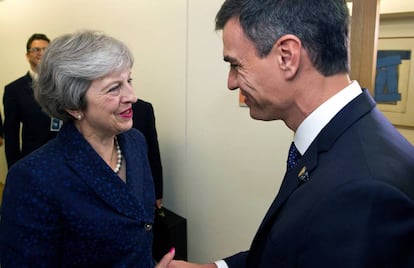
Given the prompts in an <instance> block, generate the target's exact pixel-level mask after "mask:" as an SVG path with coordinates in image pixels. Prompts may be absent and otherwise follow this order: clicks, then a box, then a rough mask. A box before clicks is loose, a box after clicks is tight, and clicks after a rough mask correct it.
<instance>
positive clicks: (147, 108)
mask: <svg viewBox="0 0 414 268" xmlns="http://www.w3.org/2000/svg"><path fill="white" fill-rule="evenodd" d="M132 110H133V111H134V115H133V117H132V121H133V125H132V127H134V128H136V129H138V130H139V131H141V132H142V134H144V136H145V139H146V141H147V145H148V160H149V163H150V167H151V172H152V178H153V180H154V187H155V197H156V199H157V201H156V202H157V203H156V206H157V208H161V207H162V194H163V177H162V164H161V156H160V148H159V144H158V135H157V129H156V127H155V115H154V108H153V107H152V104H151V103H149V102H146V101H144V100H140V99H138V101H137V102H136V103H134V104H132Z"/></svg>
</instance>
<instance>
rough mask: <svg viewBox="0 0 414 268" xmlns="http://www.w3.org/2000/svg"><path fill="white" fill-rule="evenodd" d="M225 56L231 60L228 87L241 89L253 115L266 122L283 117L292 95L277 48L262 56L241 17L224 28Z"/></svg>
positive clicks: (229, 22) (226, 59)
mask: <svg viewBox="0 0 414 268" xmlns="http://www.w3.org/2000/svg"><path fill="white" fill-rule="evenodd" d="M223 56H224V60H225V61H226V62H229V63H230V71H229V75H228V81H227V87H228V88H229V89H230V90H234V89H237V88H239V89H240V90H241V93H242V94H243V95H244V96H245V97H246V100H245V103H246V105H247V106H248V107H249V108H250V116H251V117H252V118H254V119H258V120H265V121H268V120H276V119H283V118H284V117H285V113H286V112H287V108H288V107H289V105H290V104H291V102H292V98H293V96H292V94H289V90H287V89H286V86H285V85H286V82H285V81H284V79H283V76H282V72H281V70H280V67H279V64H278V61H279V59H280V57H279V55H278V52H277V49H272V51H271V52H270V54H269V55H267V56H266V57H264V58H260V57H259V56H258V55H257V54H256V48H255V46H254V44H253V43H252V41H250V39H248V38H247V37H246V35H245V34H244V32H243V30H242V28H241V26H240V24H239V21H238V19H237V18H233V19H230V20H229V21H228V22H227V23H226V25H225V26H224V29H223Z"/></svg>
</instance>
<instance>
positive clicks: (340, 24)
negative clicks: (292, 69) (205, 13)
mask: <svg viewBox="0 0 414 268" xmlns="http://www.w3.org/2000/svg"><path fill="white" fill-rule="evenodd" d="M232 18H237V19H238V20H239V22H240V25H241V27H242V29H243V32H244V34H245V35H246V36H247V38H249V39H250V40H251V41H252V42H253V44H254V45H255V47H256V51H257V54H258V56H260V57H266V56H267V55H268V54H269V53H270V51H271V49H272V47H273V45H274V44H275V43H276V41H277V40H278V39H279V38H280V37H282V36H283V35H286V34H293V35H295V36H297V37H298V38H299V39H300V40H301V42H302V46H303V47H304V48H305V49H306V51H307V53H308V55H309V57H310V59H311V61H312V64H313V65H314V66H315V68H316V69H317V70H318V71H319V72H320V73H321V74H323V75H325V76H330V75H334V74H338V73H345V72H349V59H348V45H349V40H348V34H349V11H348V7H347V6H346V2H345V0H323V1H321V0H226V1H225V2H224V3H223V5H222V7H221V8H220V10H219V11H218V13H217V15H216V20H215V22H216V26H215V29H216V30H223V28H224V26H225V24H226V23H227V21H228V20H230V19H232Z"/></svg>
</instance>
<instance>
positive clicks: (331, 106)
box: [294, 81, 362, 155]
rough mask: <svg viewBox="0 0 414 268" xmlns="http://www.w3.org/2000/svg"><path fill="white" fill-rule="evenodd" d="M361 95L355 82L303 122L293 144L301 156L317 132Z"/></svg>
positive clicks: (359, 88)
mask: <svg viewBox="0 0 414 268" xmlns="http://www.w3.org/2000/svg"><path fill="white" fill-rule="evenodd" d="M361 93H362V90H361V87H360V85H359V84H358V82H357V81H352V83H351V84H349V85H348V86H347V87H345V88H344V89H342V90H341V91H339V92H338V93H336V94H335V95H334V96H332V97H331V98H329V99H328V100H327V101H325V102H324V103H322V104H321V105H320V106H319V107H318V108H316V109H315V110H314V111H313V112H312V113H311V114H310V115H308V117H306V118H305V120H303V122H302V123H301V124H300V125H299V127H298V129H297V130H296V132H295V136H294V142H295V145H296V147H297V148H298V150H299V152H300V153H301V154H302V155H303V154H304V153H305V152H306V150H307V149H308V148H309V146H310V145H311V143H312V142H313V140H314V139H315V138H316V136H317V135H318V134H319V132H320V131H321V130H322V129H323V128H324V127H325V126H326V125H327V124H328V123H329V121H331V119H332V118H333V117H334V116H335V115H336V114H337V113H338V112H339V111H340V110H341V109H342V108H343V107H344V106H345V105H347V104H348V103H349V102H350V101H352V100H353V99H354V98H355V97H357V96H358V95H359V94H361Z"/></svg>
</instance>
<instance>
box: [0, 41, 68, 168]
mask: <svg viewBox="0 0 414 268" xmlns="http://www.w3.org/2000/svg"><path fill="white" fill-rule="evenodd" d="M49 42H50V40H49V38H48V37H47V36H46V35H44V34H40V33H35V34H33V35H32V36H31V37H30V38H29V39H28V41H27V44H26V58H27V61H28V62H29V64H30V69H29V71H28V72H27V73H26V74H25V75H24V76H22V77H20V78H19V79H17V80H15V81H13V82H11V83H10V84H8V85H6V87H5V89H4V96H3V105H4V141H5V152H6V160H7V166H8V167H9V168H10V167H11V166H12V165H13V164H14V163H16V162H17V161H18V160H19V159H21V158H23V157H24V156H26V155H27V154H29V153H31V152H32V151H34V150H35V149H37V148H39V147H40V146H42V145H43V144H45V143H46V142H47V141H49V140H50V139H51V138H53V137H55V136H56V131H58V130H59V128H60V124H61V123H60V121H59V120H56V119H51V118H50V117H49V116H47V115H46V114H45V113H44V112H43V111H42V109H41V108H40V106H39V104H38V103H37V102H36V100H35V99H34V96H33V89H32V81H33V80H36V79H37V66H38V65H39V63H40V60H41V58H42V55H43V52H44V50H45V49H46V47H47V46H48V45H49ZM20 126H21V128H22V131H21V134H22V137H21V141H22V142H21V143H22V144H21V145H20Z"/></svg>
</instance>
